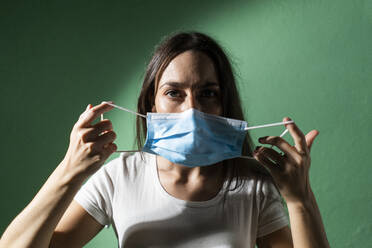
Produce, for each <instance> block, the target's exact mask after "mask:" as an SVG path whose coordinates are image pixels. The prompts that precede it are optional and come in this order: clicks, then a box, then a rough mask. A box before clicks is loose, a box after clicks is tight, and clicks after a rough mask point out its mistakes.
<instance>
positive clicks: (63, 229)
mask: <svg viewBox="0 0 372 248" xmlns="http://www.w3.org/2000/svg"><path fill="white" fill-rule="evenodd" d="M102 228H103V226H102V225H101V224H100V223H99V222H97V221H96V220H95V219H94V218H93V217H92V216H91V215H90V214H89V213H88V212H86V211H85V210H84V208H82V207H81V206H80V205H79V203H77V202H76V201H72V203H71V205H70V206H69V207H68V208H67V210H66V212H65V213H64V215H63V217H62V219H61V221H60V222H59V223H58V225H57V227H56V229H55V230H54V233H53V236H52V239H51V241H50V246H49V247H50V248H64V247H70V248H75V247H76V248H77V247H83V246H84V245H85V244H86V243H88V242H89V241H90V240H91V239H92V238H94V236H96V235H97V233H99V231H101V230H102Z"/></svg>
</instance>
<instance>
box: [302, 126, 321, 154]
mask: <svg viewBox="0 0 372 248" xmlns="http://www.w3.org/2000/svg"><path fill="white" fill-rule="evenodd" d="M318 135H319V131H318V130H311V131H310V132H308V133H307V134H306V136H305V139H306V144H307V148H308V149H309V151H310V150H311V146H312V145H313V142H314V140H315V138H316V136H318Z"/></svg>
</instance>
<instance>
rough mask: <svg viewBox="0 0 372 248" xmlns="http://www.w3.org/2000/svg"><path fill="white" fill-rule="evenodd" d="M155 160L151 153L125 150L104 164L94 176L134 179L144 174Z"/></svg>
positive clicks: (117, 179)
mask: <svg viewBox="0 0 372 248" xmlns="http://www.w3.org/2000/svg"><path fill="white" fill-rule="evenodd" d="M152 161H153V158H152V156H151V154H146V153H141V152H135V153H128V152H123V153H121V154H120V156H119V157H117V158H114V159H112V160H111V161H109V162H107V163H106V164H104V165H103V166H102V167H101V168H100V169H99V170H98V171H97V172H96V173H95V174H94V175H93V176H92V177H96V178H97V177H98V178H102V177H103V178H106V179H109V180H111V181H113V182H115V181H121V180H123V177H124V178H126V179H134V178H135V177H137V176H139V175H141V174H142V171H144V170H145V169H146V168H147V167H149V164H151V162H152Z"/></svg>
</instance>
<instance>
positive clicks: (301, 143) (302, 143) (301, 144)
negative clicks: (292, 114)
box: [283, 117, 308, 153]
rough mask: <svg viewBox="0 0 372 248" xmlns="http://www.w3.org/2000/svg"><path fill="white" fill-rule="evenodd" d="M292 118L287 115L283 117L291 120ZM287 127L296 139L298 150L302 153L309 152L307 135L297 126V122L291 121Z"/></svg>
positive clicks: (285, 119)
mask: <svg viewBox="0 0 372 248" xmlns="http://www.w3.org/2000/svg"><path fill="white" fill-rule="evenodd" d="M290 120H291V119H290V118H288V117H285V118H284V119H283V121H290ZM285 127H286V128H288V131H289V133H290V134H291V136H292V138H293V140H294V143H295V147H296V149H297V151H299V152H300V153H307V152H308V149H307V145H306V140H305V135H304V134H303V133H302V131H301V130H300V129H299V128H298V127H297V125H296V124H295V123H291V124H286V125H285Z"/></svg>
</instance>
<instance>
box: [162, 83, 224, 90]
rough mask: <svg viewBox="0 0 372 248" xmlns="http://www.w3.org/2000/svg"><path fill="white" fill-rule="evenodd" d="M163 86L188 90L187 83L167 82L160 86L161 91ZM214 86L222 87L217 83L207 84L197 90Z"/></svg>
mask: <svg viewBox="0 0 372 248" xmlns="http://www.w3.org/2000/svg"><path fill="white" fill-rule="evenodd" d="M163 86H171V87H175V88H186V87H187V86H188V85H187V84H185V83H180V82H166V83H163V84H162V85H160V87H159V89H161V88H162V87H163ZM212 86H217V87H220V85H219V84H218V83H217V82H206V83H204V84H202V85H200V86H197V88H208V87H212Z"/></svg>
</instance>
